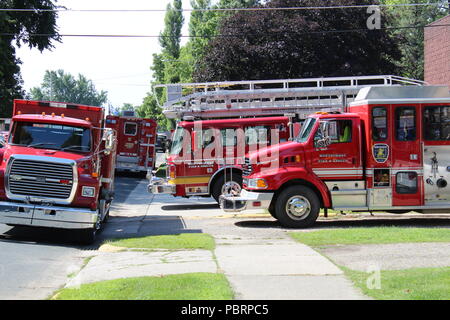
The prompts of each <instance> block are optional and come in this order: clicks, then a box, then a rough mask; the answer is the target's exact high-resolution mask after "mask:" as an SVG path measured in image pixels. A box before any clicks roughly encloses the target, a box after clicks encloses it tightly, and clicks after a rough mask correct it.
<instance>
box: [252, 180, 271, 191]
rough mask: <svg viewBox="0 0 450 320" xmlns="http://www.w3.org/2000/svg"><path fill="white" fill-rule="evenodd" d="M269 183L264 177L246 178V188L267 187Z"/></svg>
mask: <svg viewBox="0 0 450 320" xmlns="http://www.w3.org/2000/svg"><path fill="white" fill-rule="evenodd" d="M268 187H269V185H268V184H267V181H266V180H265V179H248V184H247V188H251V189H267V188H268Z"/></svg>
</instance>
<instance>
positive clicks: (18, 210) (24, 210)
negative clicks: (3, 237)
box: [0, 201, 98, 229]
mask: <svg viewBox="0 0 450 320" xmlns="http://www.w3.org/2000/svg"><path fill="white" fill-rule="evenodd" d="M97 218H98V214H97V211H92V210H88V209H83V208H70V207H58V206H51V205H39V204H27V203H19V202H7V201H0V223H5V224H13V225H23V226H35V227H50V228H61V229H89V228H92V227H93V226H94V224H95V223H96V222H97Z"/></svg>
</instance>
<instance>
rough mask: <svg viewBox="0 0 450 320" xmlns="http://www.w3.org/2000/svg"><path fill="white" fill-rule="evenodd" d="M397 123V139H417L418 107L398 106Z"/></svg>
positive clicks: (396, 111)
mask: <svg viewBox="0 0 450 320" xmlns="http://www.w3.org/2000/svg"><path fill="white" fill-rule="evenodd" d="M395 125H396V127H395V128H396V139H397V141H414V140H416V109H415V108H414V107H400V108H397V109H396V110H395Z"/></svg>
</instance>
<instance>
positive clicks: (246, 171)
mask: <svg viewBox="0 0 450 320" xmlns="http://www.w3.org/2000/svg"><path fill="white" fill-rule="evenodd" d="M252 172H253V167H252V164H251V163H250V159H249V158H245V160H244V164H243V165H242V176H244V177H247V176H249V175H251V174H252Z"/></svg>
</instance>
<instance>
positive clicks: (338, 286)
mask: <svg viewBox="0 0 450 320" xmlns="http://www.w3.org/2000/svg"><path fill="white" fill-rule="evenodd" d="M124 181H125V182H126V183H128V181H127V180H124ZM146 189H147V183H146V181H145V180H142V181H140V182H139V183H137V185H136V187H134V186H133V192H131V193H130V194H129V195H124V196H123V198H121V199H119V200H120V201H117V202H116V203H115V204H114V207H113V209H112V212H111V218H110V221H109V222H108V224H107V225H106V226H105V227H106V228H105V230H104V231H103V235H102V237H104V238H111V237H139V236H148V235H157V234H177V233H182V232H195V233H201V232H203V233H209V234H211V235H212V236H213V237H214V238H215V240H216V248H215V250H214V252H211V251H208V250H183V251H170V250H157V251H133V250H126V249H123V250H122V251H117V250H114V248H111V246H108V245H106V246H102V247H100V249H99V250H95V251H88V252H86V256H87V257H88V256H89V257H90V259H89V261H88V263H87V264H86V265H85V266H84V267H83V268H82V269H81V270H79V271H78V272H73V273H74V274H76V276H74V277H72V278H71V279H70V281H69V282H68V283H67V285H66V286H67V287H76V286H78V285H81V284H84V283H91V282H96V281H103V280H112V279H118V278H128V277H141V276H163V275H170V274H180V273H191V272H209V273H224V274H225V276H226V277H227V279H228V280H229V282H230V284H231V286H232V288H233V291H234V292H235V297H236V299H243V300H277V299H282V300H303V299H306V300H317V299H321V300H322V299H325V300H339V299H367V297H365V296H363V295H362V294H361V293H359V292H358V291H357V290H356V289H355V288H354V287H353V286H352V284H351V282H350V281H349V280H347V279H346V278H345V277H344V275H343V272H342V271H341V270H340V269H339V268H338V267H336V266H335V265H334V264H333V263H331V262H330V261H329V260H328V259H327V258H325V257H324V256H322V255H320V254H319V253H317V252H316V251H315V250H313V249H311V248H310V247H308V246H305V245H303V244H300V243H298V242H295V241H294V240H292V239H291V238H290V237H289V236H288V235H287V234H286V232H285V231H284V230H282V229H279V228H272V229H269V230H265V229H258V228H255V229H248V228H247V229H245V228H242V227H239V226H236V224H235V223H234V220H232V219H230V218H221V216H223V213H222V212H221V210H220V209H219V208H217V206H216V205H215V204H214V203H213V202H211V200H210V199H178V198H172V197H169V196H158V195H157V196H154V195H149V194H148V193H147V190H146ZM198 215H201V218H198ZM269 222H270V221H269ZM218 227H219V228H218Z"/></svg>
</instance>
